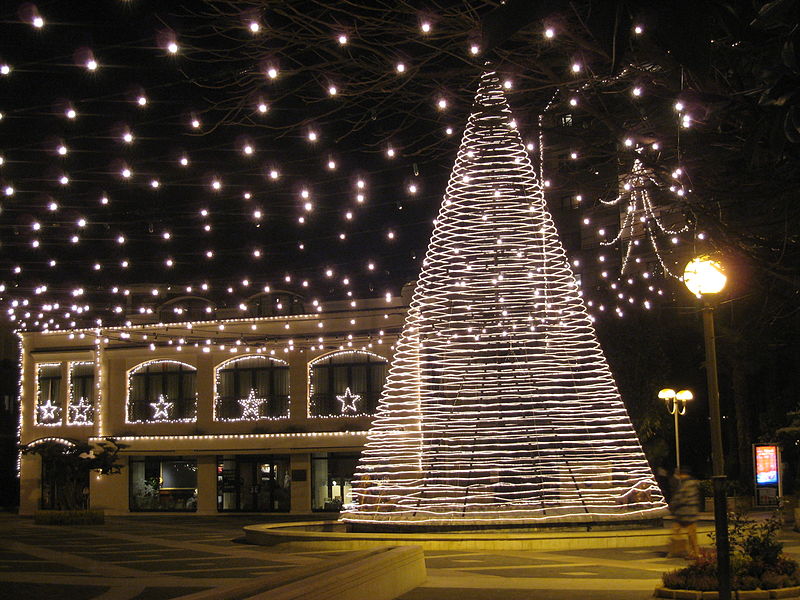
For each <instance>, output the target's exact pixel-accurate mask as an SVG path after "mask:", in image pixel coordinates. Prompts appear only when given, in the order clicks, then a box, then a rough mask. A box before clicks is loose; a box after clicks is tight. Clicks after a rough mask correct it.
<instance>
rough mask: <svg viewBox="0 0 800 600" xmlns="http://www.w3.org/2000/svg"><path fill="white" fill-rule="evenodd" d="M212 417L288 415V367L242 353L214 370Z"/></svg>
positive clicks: (248, 419)
mask: <svg viewBox="0 0 800 600" xmlns="http://www.w3.org/2000/svg"><path fill="white" fill-rule="evenodd" d="M216 394H217V401H216V415H215V417H216V419H217V420H219V421H233V420H236V421H238V420H243V421H256V420H258V419H270V418H280V417H288V416H289V367H288V366H287V365H286V363H284V362H283V361H279V360H277V359H274V358H268V357H266V356H244V357H242V358H237V359H234V360H232V361H228V362H226V363H223V365H222V366H221V367H220V368H219V370H218V371H217V390H216Z"/></svg>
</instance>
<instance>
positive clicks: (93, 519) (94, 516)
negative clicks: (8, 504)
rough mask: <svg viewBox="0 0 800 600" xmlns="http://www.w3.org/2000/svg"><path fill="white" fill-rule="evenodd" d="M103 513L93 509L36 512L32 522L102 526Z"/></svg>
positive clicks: (38, 523)
mask: <svg viewBox="0 0 800 600" xmlns="http://www.w3.org/2000/svg"><path fill="white" fill-rule="evenodd" d="M105 518H106V516H105V512H104V511H103V510H102V509H99V508H94V509H88V510H37V511H36V512H35V513H34V515H33V522H34V523H36V524H37V525H102V524H103V523H104V522H105Z"/></svg>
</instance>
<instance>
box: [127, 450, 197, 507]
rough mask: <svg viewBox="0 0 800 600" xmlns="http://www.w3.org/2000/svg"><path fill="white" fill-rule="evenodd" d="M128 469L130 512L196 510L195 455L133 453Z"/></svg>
mask: <svg viewBox="0 0 800 600" xmlns="http://www.w3.org/2000/svg"><path fill="white" fill-rule="evenodd" d="M129 472H130V487H129V489H130V509H131V511H137V512H138V511H169V512H195V511H196V510H197V459H196V458H188V457H183V456H170V457H162V456H142V457H139V456H135V457H131V459H130V461H129Z"/></svg>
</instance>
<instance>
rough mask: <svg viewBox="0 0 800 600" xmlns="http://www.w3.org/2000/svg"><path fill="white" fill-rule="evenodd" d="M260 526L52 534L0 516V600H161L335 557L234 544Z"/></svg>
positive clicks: (122, 524)
mask: <svg viewBox="0 0 800 600" xmlns="http://www.w3.org/2000/svg"><path fill="white" fill-rule="evenodd" d="M265 520H266V519H265V518H261V517H252V516H250V517H239V516H225V517H191V516H189V517H184V516H176V517H146V516H136V517H110V518H108V519H106V524H105V525H95V526H83V527H53V526H42V525H35V524H34V523H33V521H32V520H31V519H23V518H19V517H16V516H12V515H0V599H2V600H6V599H9V600H11V599H13V600H40V599H41V600H44V599H48V600H49V599H52V598H58V599H59V600H90V599H92V600H134V599H135V600H166V599H169V598H175V597H178V596H182V595H185V594H189V593H192V592H196V591H199V590H203V589H208V588H213V587H218V586H224V585H230V584H233V583H237V582H238V581H241V580H242V579H245V578H252V577H259V576H263V575H268V574H269V573H275V572H277V571H280V570H282V569H287V568H292V567H298V566H303V565H308V564H311V563H314V562H317V561H320V560H325V559H327V558H330V557H331V556H334V555H338V554H341V553H319V552H317V553H311V552H309V553H297V554H287V553H283V552H280V553H278V552H275V551H274V550H271V549H269V548H263V547H260V546H250V545H245V544H242V543H237V542H235V541H234V540H235V539H237V538H241V537H242V527H243V526H244V525H250V524H253V523H258V522H264V521H265Z"/></svg>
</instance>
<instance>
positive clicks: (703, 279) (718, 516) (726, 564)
mask: <svg viewBox="0 0 800 600" xmlns="http://www.w3.org/2000/svg"><path fill="white" fill-rule="evenodd" d="M727 281H728V278H727V276H726V275H725V270H724V269H723V267H722V265H721V264H720V262H719V261H718V260H716V259H714V258H713V257H711V256H709V255H703V256H698V257H697V258H694V259H692V260H691V261H690V262H689V264H687V265H686V269H684V271H683V283H684V284H685V285H686V287H687V288H689V291H690V292H692V293H693V294H694V295H695V296H697V297H698V298H700V299H701V300H702V301H703V308H702V313H703V334H704V339H705V347H706V377H707V381H708V412H709V413H710V417H711V462H712V465H713V472H714V476H713V481H714V530H715V532H716V545H717V574H718V580H719V600H730V597H731V564H730V543H729V541H728V507H727V504H726V501H725V487H726V480H725V458H724V455H723V453H722V421H721V419H720V413H719V384H718V382H717V348H716V341H715V338H714V307H713V305H712V304H711V302H710V299H711V298H713V296H714V295H715V294H718V293H719V292H721V291H722V289H723V288H724V287H725V283H726V282H727Z"/></svg>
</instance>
